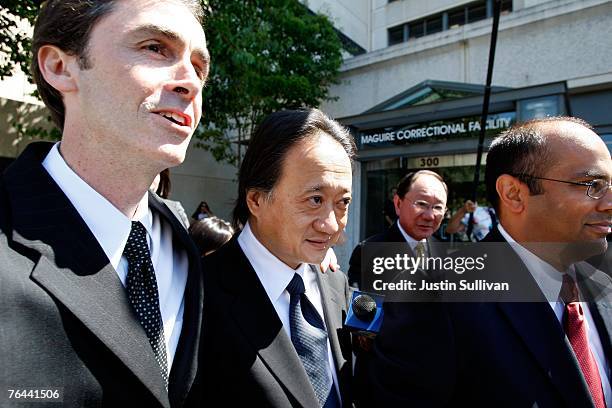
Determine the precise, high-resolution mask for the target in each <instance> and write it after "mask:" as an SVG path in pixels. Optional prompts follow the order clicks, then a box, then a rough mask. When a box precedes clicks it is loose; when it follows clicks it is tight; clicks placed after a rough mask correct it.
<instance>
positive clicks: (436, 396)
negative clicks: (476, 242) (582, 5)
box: [365, 118, 612, 408]
mask: <svg viewBox="0 0 612 408" xmlns="http://www.w3.org/2000/svg"><path fill="white" fill-rule="evenodd" d="M611 179H612V162H611V160H610V153H609V151H608V149H607V147H606V145H605V144H604V143H603V142H602V140H601V139H600V138H599V136H597V135H596V134H595V133H594V132H593V131H592V130H591V128H590V126H589V125H588V124H586V123H585V122H583V121H581V120H579V119H575V118H546V119H539V120H535V121H532V122H527V123H524V124H520V125H517V126H516V127H513V128H511V129H509V130H508V131H506V132H504V133H503V134H502V135H501V136H499V137H498V138H496V139H495V140H494V141H493V143H492V145H491V148H490V150H489V153H488V156H487V167H486V184H487V194H488V198H489V200H490V202H491V203H492V204H493V205H494V206H495V209H496V212H497V213H498V214H499V221H500V224H499V227H498V228H496V229H494V230H493V231H492V232H491V233H490V234H489V235H488V236H487V237H486V238H485V240H484V241H483V242H489V243H490V242H503V243H507V244H506V245H505V247H507V248H509V251H506V253H507V254H508V255H507V256H506V257H504V259H494V260H491V262H493V263H494V265H495V268H498V269H499V272H500V273H501V274H502V275H503V274H513V275H514V276H519V277H521V279H523V282H524V283H523V285H524V286H522V287H521V288H520V292H518V293H517V295H519V297H520V295H522V294H524V293H527V292H529V291H532V290H533V289H535V290H536V291H537V294H538V298H537V299H533V300H534V301H530V302H520V301H516V302H464V303H448V304H441V303H438V304H431V305H429V306H436V307H432V308H428V307H427V305H424V304H420V305H419V306H422V309H421V314H420V315H415V314H413V313H411V305H410V304H401V303H396V304H389V305H386V311H388V312H389V313H388V314H387V315H386V316H385V321H384V322H383V326H382V328H381V331H380V334H379V336H378V337H377V339H376V344H375V347H374V351H373V357H372V363H371V364H370V366H369V371H368V372H367V373H366V374H365V375H367V376H368V378H370V379H371V380H372V382H371V385H372V387H371V390H370V391H371V393H372V400H374V401H377V402H378V403H379V405H380V406H404V405H406V406H408V405H411V406H478V407H489V406H498V407H533V406H537V407H540V408H542V407H597V408H603V407H606V406H607V407H610V406H612V400H611V397H612V393H611V392H610V378H611V377H610V362H611V361H612V360H611V358H612V354H611V353H612V343H611V342H612V309H611V308H610V303H611V302H612V279H611V278H610V276H609V271H606V272H608V273H607V274H606V273H604V272H602V271H597V270H595V269H594V268H593V267H592V266H591V265H589V264H587V263H586V262H583V261H584V260H585V259H587V258H589V257H591V256H593V255H595V254H596V253H597V252H603V251H604V250H605V249H606V246H607V243H606V235H607V234H609V233H610V224H611V222H612V194H611V193H610V191H609V190H610V180H611ZM508 244H510V245H508ZM483 245H487V244H483ZM508 265H515V266H516V267H509V266H508ZM517 265H518V266H517ZM517 300H518V298H517ZM537 300H539V301H537Z"/></svg>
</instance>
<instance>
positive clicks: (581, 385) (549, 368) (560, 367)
mask: <svg viewBox="0 0 612 408" xmlns="http://www.w3.org/2000/svg"><path fill="white" fill-rule="evenodd" d="M498 305H499V308H500V309H501V310H502V312H503V313H504V314H505V315H506V317H507V318H508V320H509V321H510V324H511V325H512V326H513V328H514V330H515V331H516V332H517V334H518V335H519V336H520V337H521V339H522V340H523V342H524V343H525V345H526V346H527V348H528V349H529V351H530V352H531V353H532V355H533V356H534V358H535V360H536V361H537V362H538V364H539V365H540V367H541V368H542V369H543V370H544V372H545V373H546V375H547V376H548V378H549V379H550V380H551V382H552V383H553V384H554V385H555V387H556V388H557V391H559V393H560V394H561V395H562V396H563V398H564V399H565V400H566V401H567V405H568V406H583V405H584V403H585V401H589V400H590V397H589V391H588V388H587V385H586V382H585V381H584V379H583V377H582V375H581V372H580V367H579V366H578V363H577V361H576V359H575V358H574V356H573V354H572V352H571V349H570V345H569V343H568V341H567V339H566V337H565V334H564V333H563V330H562V329H561V325H560V324H559V322H558V321H557V317H556V316H555V314H554V312H553V310H552V308H551V307H550V305H549V304H548V303H547V302H538V303H518V302H517V303H499V304H498Z"/></svg>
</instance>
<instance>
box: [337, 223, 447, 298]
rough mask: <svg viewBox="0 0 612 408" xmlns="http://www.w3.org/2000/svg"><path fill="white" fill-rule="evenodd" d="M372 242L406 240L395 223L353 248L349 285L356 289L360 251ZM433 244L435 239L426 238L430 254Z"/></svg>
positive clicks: (358, 282) (359, 269)
mask: <svg viewBox="0 0 612 408" xmlns="http://www.w3.org/2000/svg"><path fill="white" fill-rule="evenodd" d="M372 242H406V239H405V238H404V236H403V235H402V232H401V231H400V229H399V227H398V226H397V222H394V223H393V225H391V226H390V227H389V228H388V229H387V230H386V231H385V232H382V233H380V234H376V235H372V236H371V237H368V238H366V239H365V240H363V241H361V242H360V243H359V244H358V245H357V246H356V247H355V249H353V253H352V254H351V259H350V260H349V270H348V279H349V284H351V285H357V287H360V286H361V250H362V247H363V245H364V244H367V243H372ZM435 242H438V240H437V239H436V238H434V237H429V238H427V245H428V249H429V252H430V253H431V252H432V247H431V244H432V243H435ZM410 252H412V251H410Z"/></svg>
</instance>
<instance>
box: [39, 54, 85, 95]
mask: <svg viewBox="0 0 612 408" xmlns="http://www.w3.org/2000/svg"><path fill="white" fill-rule="evenodd" d="M38 67H39V69H40V72H41V74H42V76H43V78H45V81H47V82H48V83H49V85H51V86H52V87H53V88H55V89H57V90H58V91H59V92H60V93H68V92H74V91H76V90H77V89H78V88H77V84H76V80H75V79H76V77H75V75H76V70H78V69H79V66H78V61H77V57H76V56H74V55H69V54H66V52H64V51H62V50H61V49H59V48H58V47H56V46H54V45H43V46H42V47H40V49H39V50H38Z"/></svg>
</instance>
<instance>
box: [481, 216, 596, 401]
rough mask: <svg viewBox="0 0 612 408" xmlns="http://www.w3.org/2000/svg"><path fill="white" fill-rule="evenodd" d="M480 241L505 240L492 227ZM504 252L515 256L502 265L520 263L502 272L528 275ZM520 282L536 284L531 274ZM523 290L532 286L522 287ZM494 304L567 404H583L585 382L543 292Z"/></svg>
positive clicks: (517, 261)
mask: <svg viewBox="0 0 612 408" xmlns="http://www.w3.org/2000/svg"><path fill="white" fill-rule="evenodd" d="M481 242H506V241H505V239H504V238H503V236H502V235H501V233H500V232H499V230H498V229H497V228H495V229H493V230H492V231H491V232H490V233H489V234H488V235H487V236H486V237H485V239H484V240H483V241H481ZM504 253H506V254H507V256H512V257H514V258H515V259H512V260H510V259H509V260H508V262H506V263H505V265H512V266H516V265H520V266H521V268H520V269H519V270H513V271H506V272H504V273H505V275H506V276H511V275H512V274H526V275H529V277H530V272H529V271H528V270H527V268H526V267H525V265H524V263H523V262H522V261H521V260H520V258H519V257H518V255H516V253H514V252H513V251H507V252H504ZM524 282H525V284H526V282H530V283H531V286H532V287H533V288H537V283H536V282H535V280H534V279H533V278H531V279H528V280H526V281H524ZM525 290H534V289H532V288H528V287H526V288H525ZM538 293H540V292H539V289H538ZM497 305H498V307H499V309H500V310H501V312H502V313H503V314H504V315H505V317H506V318H507V319H508V321H509V323H510V324H511V326H512V327H513V328H514V330H515V331H516V333H517V334H518V336H519V337H520V338H521V340H522V341H523V343H524V344H525V346H526V347H527V349H528V350H529V351H530V352H531V354H532V355H533V357H534V359H535V360H536V362H537V363H538V365H539V366H540V367H541V368H542V370H543V371H544V372H545V373H546V376H547V377H548V378H549V379H550V381H551V382H552V383H553V385H554V386H555V387H556V388H557V391H558V392H559V393H560V394H561V395H562V396H563V398H564V399H565V401H567V405H568V406H583V405H584V404H585V401H590V396H589V395H590V394H589V390H588V387H587V384H586V382H585V381H584V378H583V376H582V374H581V371H580V367H579V366H578V363H577V361H576V358H575V357H574V355H573V352H572V351H571V346H570V344H569V342H568V341H567V338H566V336H565V333H564V332H563V330H562V328H561V325H560V324H559V321H558V320H557V316H556V315H555V313H554V311H553V310H552V308H551V307H550V305H549V303H548V301H546V299H545V298H544V295H542V301H540V302H529V303H527V302H513V303H512V302H509V303H506V302H500V303H498V304H497Z"/></svg>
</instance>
